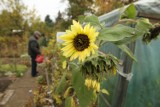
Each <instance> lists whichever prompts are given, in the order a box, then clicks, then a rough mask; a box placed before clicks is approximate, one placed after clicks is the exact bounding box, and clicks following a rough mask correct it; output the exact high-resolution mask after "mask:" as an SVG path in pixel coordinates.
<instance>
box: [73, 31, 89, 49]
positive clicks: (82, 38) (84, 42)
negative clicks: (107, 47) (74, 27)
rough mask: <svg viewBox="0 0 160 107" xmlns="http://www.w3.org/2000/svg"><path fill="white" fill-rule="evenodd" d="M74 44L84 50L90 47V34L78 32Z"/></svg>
mask: <svg viewBox="0 0 160 107" xmlns="http://www.w3.org/2000/svg"><path fill="white" fill-rule="evenodd" d="M73 45H74V47H75V48H76V50H77V51H83V50H84V49H86V48H88V46H89V38H88V36H87V35H85V34H78V35H77V36H76V37H75V38H74V42H73Z"/></svg>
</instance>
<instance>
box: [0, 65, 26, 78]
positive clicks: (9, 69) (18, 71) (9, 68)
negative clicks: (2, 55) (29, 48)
mask: <svg viewBox="0 0 160 107" xmlns="http://www.w3.org/2000/svg"><path fill="white" fill-rule="evenodd" d="M25 71H27V66H26V65H21V64H17V65H16V66H15V65H13V64H2V65H0V73H2V74H6V73H12V74H15V75H16V76H17V77H20V76H23V74H24V73H25Z"/></svg>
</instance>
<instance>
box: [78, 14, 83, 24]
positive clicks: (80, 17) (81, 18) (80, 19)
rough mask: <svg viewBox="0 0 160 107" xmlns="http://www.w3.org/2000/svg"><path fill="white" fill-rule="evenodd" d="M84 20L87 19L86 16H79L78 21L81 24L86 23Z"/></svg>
mask: <svg viewBox="0 0 160 107" xmlns="http://www.w3.org/2000/svg"><path fill="white" fill-rule="evenodd" d="M84 19H85V16H84V15H80V16H78V21H79V22H80V23H82V22H84Z"/></svg>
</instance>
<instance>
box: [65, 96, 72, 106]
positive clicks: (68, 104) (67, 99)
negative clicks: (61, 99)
mask: <svg viewBox="0 0 160 107" xmlns="http://www.w3.org/2000/svg"><path fill="white" fill-rule="evenodd" d="M71 100H72V97H68V98H66V100H65V107H72V104H71Z"/></svg>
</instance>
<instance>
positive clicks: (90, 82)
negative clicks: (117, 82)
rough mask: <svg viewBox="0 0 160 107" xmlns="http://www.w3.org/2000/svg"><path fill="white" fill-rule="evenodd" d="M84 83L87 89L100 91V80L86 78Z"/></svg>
mask: <svg viewBox="0 0 160 107" xmlns="http://www.w3.org/2000/svg"><path fill="white" fill-rule="evenodd" d="M85 85H86V86H87V87H88V89H93V90H94V91H96V92H99V91H100V82H98V81H97V80H94V79H91V78H86V79H85Z"/></svg>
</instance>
